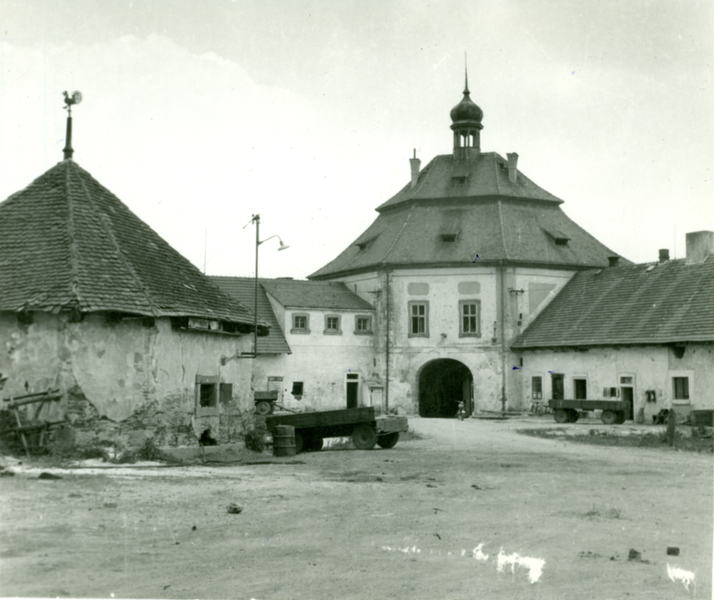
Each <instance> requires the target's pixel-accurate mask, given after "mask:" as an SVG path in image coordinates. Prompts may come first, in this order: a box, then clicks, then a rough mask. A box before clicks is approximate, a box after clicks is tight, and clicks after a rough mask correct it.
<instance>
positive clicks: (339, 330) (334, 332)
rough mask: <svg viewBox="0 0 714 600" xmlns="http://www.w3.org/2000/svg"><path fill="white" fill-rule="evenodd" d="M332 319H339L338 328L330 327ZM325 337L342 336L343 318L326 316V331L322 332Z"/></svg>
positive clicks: (333, 315)
mask: <svg viewBox="0 0 714 600" xmlns="http://www.w3.org/2000/svg"><path fill="white" fill-rule="evenodd" d="M330 319H337V327H336V328H334V327H332V328H331V327H329V326H328V325H329V323H330ZM322 333H323V334H324V335H342V316H341V315H336V314H327V315H325V330H324V331H323V332H322Z"/></svg>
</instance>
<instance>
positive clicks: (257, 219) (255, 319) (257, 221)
mask: <svg viewBox="0 0 714 600" xmlns="http://www.w3.org/2000/svg"><path fill="white" fill-rule="evenodd" d="M252 221H253V223H255V290H254V296H253V300H254V302H253V358H257V357H258V247H259V246H260V245H261V244H264V243H265V242H267V241H268V240H271V239H273V238H278V239H279V240H280V248H278V251H280V250H287V249H288V248H290V246H286V245H285V244H284V243H283V240H281V239H280V236H279V235H271V236H270V237H267V238H265V239H264V240H261V239H260V215H253V219H252Z"/></svg>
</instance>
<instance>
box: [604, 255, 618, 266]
mask: <svg viewBox="0 0 714 600" xmlns="http://www.w3.org/2000/svg"><path fill="white" fill-rule="evenodd" d="M619 260H620V257H619V256H608V257H607V266H608V267H616V266H617V263H618V261H619Z"/></svg>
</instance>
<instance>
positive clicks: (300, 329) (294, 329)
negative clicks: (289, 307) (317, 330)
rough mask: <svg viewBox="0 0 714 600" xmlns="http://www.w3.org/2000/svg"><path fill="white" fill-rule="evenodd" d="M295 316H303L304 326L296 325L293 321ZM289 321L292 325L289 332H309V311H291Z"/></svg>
mask: <svg viewBox="0 0 714 600" xmlns="http://www.w3.org/2000/svg"><path fill="white" fill-rule="evenodd" d="M296 318H304V319H305V327H296V323H295V319H296ZM290 322H291V325H292V328H291V329H290V333H296V334H308V333H310V314H309V313H292V315H291V316H290Z"/></svg>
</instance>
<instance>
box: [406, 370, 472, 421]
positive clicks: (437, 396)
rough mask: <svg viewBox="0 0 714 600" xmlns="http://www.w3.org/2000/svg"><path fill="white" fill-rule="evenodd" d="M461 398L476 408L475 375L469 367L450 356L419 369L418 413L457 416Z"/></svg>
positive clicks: (432, 416)
mask: <svg viewBox="0 0 714 600" xmlns="http://www.w3.org/2000/svg"><path fill="white" fill-rule="evenodd" d="M459 402H463V403H464V408H465V409H466V414H467V415H470V414H471V413H472V412H473V376H472V375H471V371H470V370H469V368H468V367H467V366H466V365H465V364H463V363H461V362H459V361H458V360H453V359H451V358H440V359H437V360H433V361H431V362H429V363H427V364H425V365H424V366H423V367H422V369H421V372H420V373H419V416H420V417H426V418H441V419H444V418H447V419H448V418H455V417H456V412H457V411H458V409H459Z"/></svg>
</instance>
